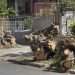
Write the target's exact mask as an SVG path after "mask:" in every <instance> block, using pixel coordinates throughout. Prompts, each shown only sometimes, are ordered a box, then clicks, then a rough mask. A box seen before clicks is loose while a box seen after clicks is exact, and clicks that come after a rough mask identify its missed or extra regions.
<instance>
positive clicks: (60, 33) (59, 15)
mask: <svg viewBox="0 0 75 75" xmlns="http://www.w3.org/2000/svg"><path fill="white" fill-rule="evenodd" d="M57 7H58V18H59V35H62V26H61V21H62V17H61V13H60V0H58V1H57Z"/></svg>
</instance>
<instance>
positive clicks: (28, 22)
mask: <svg viewBox="0 0 75 75" xmlns="http://www.w3.org/2000/svg"><path fill="white" fill-rule="evenodd" d="M32 24H33V18H32V17H27V18H25V20H24V29H30V28H32Z"/></svg>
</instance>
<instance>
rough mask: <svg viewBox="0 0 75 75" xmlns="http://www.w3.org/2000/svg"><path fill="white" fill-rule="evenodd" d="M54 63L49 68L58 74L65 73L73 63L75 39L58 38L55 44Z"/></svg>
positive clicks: (74, 58)
mask: <svg viewBox="0 0 75 75" xmlns="http://www.w3.org/2000/svg"><path fill="white" fill-rule="evenodd" d="M55 49H56V55H55V57H54V63H52V65H51V66H50V67H54V66H55V67H56V69H57V70H58V71H59V72H66V71H67V70H68V69H70V68H71V67H72V66H73V64H74V63H75V39H74V38H71V37H60V38H59V39H58V41H57V44H56V48H55Z"/></svg>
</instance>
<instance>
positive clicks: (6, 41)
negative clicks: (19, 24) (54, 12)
mask: <svg viewBox="0 0 75 75" xmlns="http://www.w3.org/2000/svg"><path fill="white" fill-rule="evenodd" d="M15 45H16V38H15V37H13V36H11V35H8V34H4V36H3V37H1V38H0V48H6V47H7V48H8V47H15Z"/></svg>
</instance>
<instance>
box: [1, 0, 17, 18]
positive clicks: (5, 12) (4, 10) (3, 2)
mask: <svg viewBox="0 0 75 75" xmlns="http://www.w3.org/2000/svg"><path fill="white" fill-rule="evenodd" d="M15 14H16V12H15V9H14V8H7V0H0V16H2V17H3V16H5V17H6V16H13V15H15Z"/></svg>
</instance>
